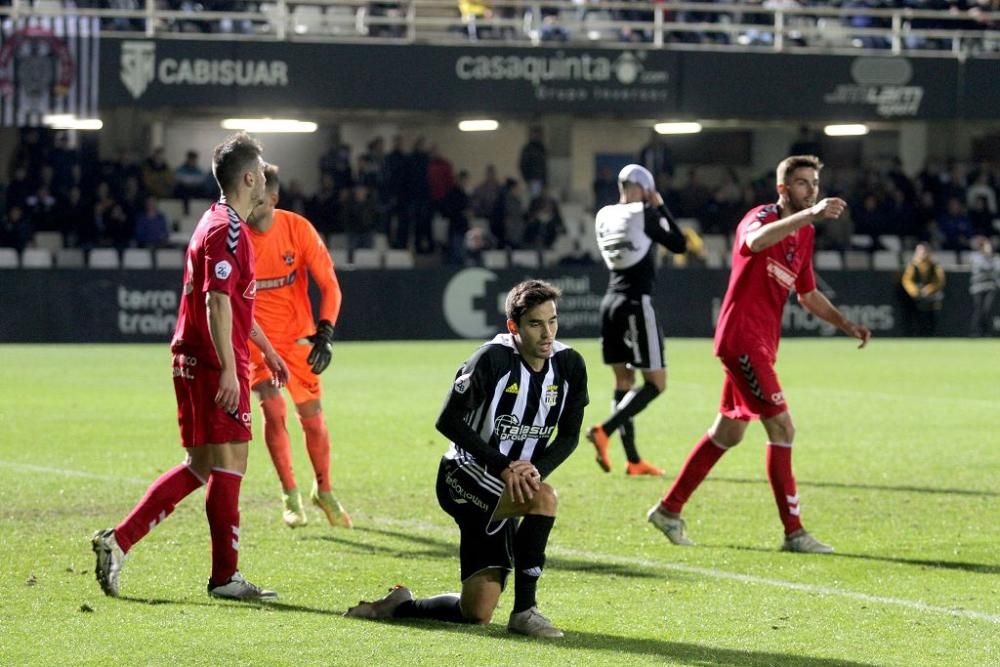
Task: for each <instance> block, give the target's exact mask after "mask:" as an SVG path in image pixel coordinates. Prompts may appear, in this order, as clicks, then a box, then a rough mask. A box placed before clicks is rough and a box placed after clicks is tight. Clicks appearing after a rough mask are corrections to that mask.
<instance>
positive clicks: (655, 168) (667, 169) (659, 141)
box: [611, 130, 674, 204]
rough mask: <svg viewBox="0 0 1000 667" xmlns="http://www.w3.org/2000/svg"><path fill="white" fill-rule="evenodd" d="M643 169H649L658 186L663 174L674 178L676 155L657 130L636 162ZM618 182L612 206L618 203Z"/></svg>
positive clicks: (653, 132) (651, 135)
mask: <svg viewBox="0 0 1000 667" xmlns="http://www.w3.org/2000/svg"><path fill="white" fill-rule="evenodd" d="M636 162H638V163H639V164H641V165H642V166H643V167H645V168H646V169H648V170H649V171H650V173H651V174H653V178H655V179H656V182H657V184H659V182H660V177H661V176H662V175H663V174H666V175H667V176H670V177H671V178H673V176H674V154H673V151H671V150H670V146H668V145H667V142H666V140H665V139H664V138H663V135H661V134H660V133H659V132H656V131H655V130H654V131H652V132H651V133H650V135H649V141H647V142H646V145H645V146H643V147H642V148H640V149H639V156H638V159H637V160H636ZM617 192H618V182H617V180H616V181H615V193H616V194H615V199H614V201H613V202H611V203H612V204H616V203H618V194H617Z"/></svg>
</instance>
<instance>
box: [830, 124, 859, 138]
mask: <svg viewBox="0 0 1000 667" xmlns="http://www.w3.org/2000/svg"><path fill="white" fill-rule="evenodd" d="M823 133H824V134H826V136H828V137H862V136H864V135H866V134H868V126H867V125H865V124H863V123H845V124H842V125H827V126H826V127H824V128H823Z"/></svg>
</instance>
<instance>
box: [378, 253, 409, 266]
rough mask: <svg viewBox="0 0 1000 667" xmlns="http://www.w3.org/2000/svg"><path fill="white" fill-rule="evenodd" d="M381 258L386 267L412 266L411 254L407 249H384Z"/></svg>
mask: <svg viewBox="0 0 1000 667" xmlns="http://www.w3.org/2000/svg"><path fill="white" fill-rule="evenodd" d="M382 258H383V259H384V260H385V268H387V269H412V268H413V254H412V253H411V252H410V251H409V250H386V251H385V252H384V253H383V255H382Z"/></svg>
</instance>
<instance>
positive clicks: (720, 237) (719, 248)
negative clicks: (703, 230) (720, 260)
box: [701, 234, 729, 257]
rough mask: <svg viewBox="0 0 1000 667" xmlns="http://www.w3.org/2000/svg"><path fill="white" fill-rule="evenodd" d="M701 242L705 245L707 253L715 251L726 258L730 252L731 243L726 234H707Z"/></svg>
mask: <svg viewBox="0 0 1000 667" xmlns="http://www.w3.org/2000/svg"><path fill="white" fill-rule="evenodd" d="M701 240H702V242H703V243H704V244H705V252H709V251H715V252H716V253H718V254H719V256H720V257H724V256H725V255H726V254H727V253H728V251H729V241H728V240H727V239H726V235H725V234H705V235H703V236H702V237H701Z"/></svg>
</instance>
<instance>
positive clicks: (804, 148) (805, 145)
mask: <svg viewBox="0 0 1000 667" xmlns="http://www.w3.org/2000/svg"><path fill="white" fill-rule="evenodd" d="M822 152H823V146H822V145H821V144H820V139H819V135H818V134H817V133H816V132H814V131H813V130H812V128H810V127H809V126H808V125H799V136H798V137H797V138H796V139H795V141H793V142H792V145H791V146H790V147H789V148H788V154H789V155H820V154H821V153H822Z"/></svg>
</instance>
